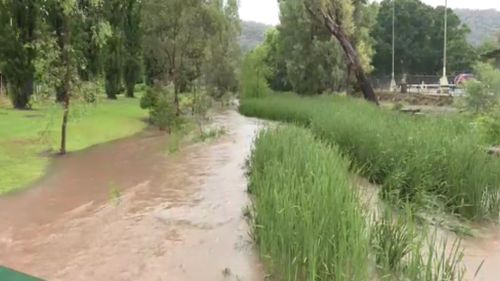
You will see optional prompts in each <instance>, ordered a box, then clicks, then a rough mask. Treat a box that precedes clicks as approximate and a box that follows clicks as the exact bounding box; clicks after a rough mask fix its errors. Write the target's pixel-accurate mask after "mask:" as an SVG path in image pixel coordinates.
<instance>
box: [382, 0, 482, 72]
mask: <svg viewBox="0 0 500 281" xmlns="http://www.w3.org/2000/svg"><path fill="white" fill-rule="evenodd" d="M393 3H394V4H395V12H396V14H395V15H396V16H395V21H396V23H397V24H396V26H395V28H396V30H395V33H396V36H395V46H396V51H395V56H396V57H395V72H396V73H407V74H427V75H436V74H439V73H440V72H441V70H442V67H443V64H442V62H443V41H444V38H443V36H444V34H443V28H444V22H443V20H444V19H443V15H444V7H438V8H433V7H431V6H429V5H426V4H424V3H422V2H420V1H419V0H394V1H392V0H384V1H382V2H381V3H380V7H379V13H378V16H377V25H376V27H375V28H374V30H373V32H372V35H373V37H374V38H375V40H376V45H375V46H376V47H375V48H376V54H375V57H374V66H375V72H376V74H389V73H391V71H392V70H391V69H392V63H391V61H392V5H393ZM415 15H419V16H415ZM469 32H470V30H469V29H468V28H467V27H466V26H464V25H463V24H462V23H461V22H460V19H459V18H458V16H457V15H456V14H455V13H454V12H453V10H451V9H449V10H448V37H447V38H448V58H449V59H448V66H447V68H448V70H450V72H452V73H453V72H461V71H464V70H470V69H471V67H472V65H473V64H474V61H475V60H476V54H475V52H474V49H473V47H472V46H471V45H470V44H469V43H468V42H467V35H468V34H469Z"/></svg>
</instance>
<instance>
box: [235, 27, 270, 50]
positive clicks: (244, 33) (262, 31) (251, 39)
mask: <svg viewBox="0 0 500 281" xmlns="http://www.w3.org/2000/svg"><path fill="white" fill-rule="evenodd" d="M270 28H272V26H270V25H266V24H263V23H258V22H252V21H243V22H241V37H240V46H241V50H242V51H243V52H244V53H246V52H248V51H250V50H251V49H253V48H255V47H256V46H257V45H259V44H260V43H262V42H264V38H265V35H266V31H267V30H269V29H270Z"/></svg>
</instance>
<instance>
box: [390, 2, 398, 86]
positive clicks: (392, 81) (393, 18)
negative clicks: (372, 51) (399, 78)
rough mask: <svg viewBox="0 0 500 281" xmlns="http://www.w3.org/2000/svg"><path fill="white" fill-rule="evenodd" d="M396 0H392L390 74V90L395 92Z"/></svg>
mask: <svg viewBox="0 0 500 281" xmlns="http://www.w3.org/2000/svg"><path fill="white" fill-rule="evenodd" d="M395 25H396V0H392V74H391V85H390V87H391V92H396V90H397V89H396V88H397V86H396V79H395V76H394V60H395V52H396V29H395Z"/></svg>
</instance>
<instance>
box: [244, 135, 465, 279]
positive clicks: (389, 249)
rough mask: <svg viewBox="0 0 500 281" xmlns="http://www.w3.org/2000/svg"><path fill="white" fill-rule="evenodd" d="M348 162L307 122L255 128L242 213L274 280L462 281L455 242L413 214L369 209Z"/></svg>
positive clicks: (459, 249) (458, 251)
mask: <svg viewBox="0 0 500 281" xmlns="http://www.w3.org/2000/svg"><path fill="white" fill-rule="evenodd" d="M348 167H349V163H348V162H347V161H346V160H345V159H344V158H343V157H342V156H340V151H339V149H338V148H337V147H336V146H330V145H328V144H326V143H324V142H322V141H320V140H317V139H316V138H315V137H314V136H313V135H312V133H311V132H310V131H308V130H306V129H300V128H296V127H279V128H277V129H273V130H268V131H264V132H262V133H261V134H260V135H259V137H258V138H257V140H256V142H255V148H254V150H253V152H252V156H251V159H250V167H249V192H251V194H252V195H253V199H254V200H253V206H252V208H251V209H250V211H248V210H247V211H245V212H246V214H247V217H248V218H249V219H250V222H251V223H252V226H253V233H252V234H253V237H254V239H255V240H256V243H257V246H258V249H259V250H260V254H261V257H262V258H263V261H264V262H265V264H266V265H267V269H268V271H269V272H270V273H271V274H273V279H276V280H297V281H298V280H338V281H343V280H346V281H347V280H387V281H389V280H416V281H420V280H421V281H427V280H449V281H452V280H453V281H455V280H456V281H458V280H462V278H463V276H462V273H463V271H462V269H461V267H460V262H461V258H462V254H461V253H462V251H461V248H460V244H459V242H456V243H454V244H453V245H448V243H447V242H446V241H438V239H437V236H436V235H432V234H430V235H428V234H427V229H426V228H417V227H416V224H415V222H414V221H413V219H412V214H411V213H408V214H403V215H402V217H401V218H396V217H393V215H392V214H391V213H390V212H389V211H385V212H384V213H383V215H382V216H381V217H380V218H379V217H377V216H376V215H375V214H372V216H371V215H370V214H368V211H370V210H367V211H364V210H363V209H362V208H361V202H360V201H361V200H360V196H359V195H358V193H357V192H356V189H355V187H354V185H353V183H352V181H351V175H350V173H349V172H348ZM373 211H375V210H373ZM367 217H368V218H371V219H368V220H367V219H366V218H367ZM367 221H371V223H367ZM373 257H374V258H375V259H374V260H373ZM374 261H375V264H373V263H374ZM374 265H376V267H374ZM374 269H376V270H374Z"/></svg>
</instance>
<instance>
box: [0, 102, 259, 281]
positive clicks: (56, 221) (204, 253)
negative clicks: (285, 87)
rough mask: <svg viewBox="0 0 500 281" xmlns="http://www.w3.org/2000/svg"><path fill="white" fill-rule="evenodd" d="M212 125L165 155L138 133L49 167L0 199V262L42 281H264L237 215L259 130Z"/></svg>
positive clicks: (236, 121) (231, 115) (243, 123)
mask: <svg viewBox="0 0 500 281" xmlns="http://www.w3.org/2000/svg"><path fill="white" fill-rule="evenodd" d="M216 123H218V124H221V125H223V126H224V127H225V128H226V129H227V131H228V134H227V135H225V136H223V137H221V138H220V139H219V140H216V141H214V142H212V143H211V144H197V145H193V146H191V147H188V148H186V149H184V150H183V151H182V152H179V153H178V154H177V155H174V156H167V145H166V137H165V136H163V135H159V134H158V133H155V132H146V133H143V134H140V135H138V136H135V137H132V138H128V139H124V140H120V141H116V142H113V143H109V144H105V145H101V146H97V147H95V148H93V149H90V150H87V151H84V152H80V153H75V154H72V155H69V156H67V157H62V158H60V159H57V160H56V161H55V163H54V165H53V167H52V168H51V170H50V171H49V175H48V176H47V177H46V178H45V179H43V180H42V181H40V182H39V183H38V184H36V185H35V186H33V188H31V189H29V190H27V191H25V192H22V193H18V194H14V195H11V196H8V197H3V198H0V264H2V265H5V266H8V267H11V268H14V269H17V270H20V271H23V272H26V273H29V274H32V275H35V276H39V277H42V278H46V279H47V280H72V281H77V280H168V281H176V280H208V281H210V280H242V281H245V280H249V281H252V280H255V281H257V280H259V281H260V280H264V274H263V269H262V266H261V264H260V263H259V260H258V257H257V255H256V253H255V252H254V250H253V247H252V243H251V240H250V238H249V236H248V232H249V228H248V226H247V223H246V222H245V220H244V218H243V216H242V209H243V207H245V206H246V205H247V204H248V198H247V194H246V179H245V175H244V173H245V171H244V163H245V159H246V157H247V156H248V154H249V152H250V147H251V144H252V141H253V139H254V137H255V134H256V132H257V131H258V130H259V128H260V127H261V126H260V125H259V122H258V121H256V120H253V119H248V118H244V117H242V116H240V115H238V114H237V113H235V112H232V111H231V112H227V113H225V114H222V115H220V116H218V117H217V118H216ZM75 137H76V136H75Z"/></svg>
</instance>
